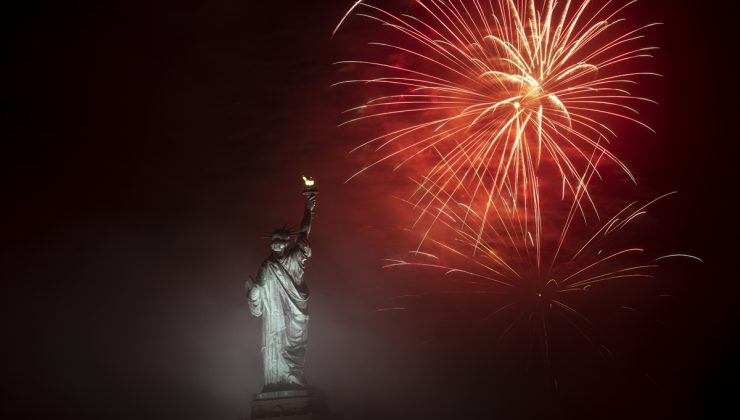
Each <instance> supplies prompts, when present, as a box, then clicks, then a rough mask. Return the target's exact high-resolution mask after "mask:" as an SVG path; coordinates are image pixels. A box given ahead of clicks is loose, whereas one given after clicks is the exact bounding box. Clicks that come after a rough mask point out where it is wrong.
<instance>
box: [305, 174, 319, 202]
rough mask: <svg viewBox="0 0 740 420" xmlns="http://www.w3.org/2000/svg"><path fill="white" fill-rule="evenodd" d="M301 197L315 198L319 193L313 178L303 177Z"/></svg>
mask: <svg viewBox="0 0 740 420" xmlns="http://www.w3.org/2000/svg"><path fill="white" fill-rule="evenodd" d="M303 185H304V186H303V195H305V196H306V197H311V196H315V195H316V194H318V193H319V188H318V187H317V186H316V181H315V180H314V179H313V178H308V177H306V176H305V175H304V176H303Z"/></svg>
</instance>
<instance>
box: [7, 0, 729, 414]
mask: <svg viewBox="0 0 740 420" xmlns="http://www.w3.org/2000/svg"><path fill="white" fill-rule="evenodd" d="M353 2H354V1H353V0H352V1H350V0H342V1H335V0H332V1H304V2H284V1H271V2H270V1H266V2H247V1H238V0H211V1H189V0H185V1H160V2H147V1H137V0H134V1H125V2H124V1H99V2H93V1H77V0H72V1H67V2H32V3H29V2H25V3H22V4H21V2H17V3H18V4H12V3H4V5H3V13H2V16H3V19H4V20H5V23H4V25H3V29H4V30H5V31H6V32H7V33H6V34H5V35H4V36H3V41H4V42H5V43H6V44H7V45H6V46H5V48H4V49H3V51H4V56H5V57H6V60H5V61H6V65H5V70H6V71H5V74H6V87H5V92H6V95H5V98H6V101H5V102H6V103H7V105H8V106H7V107H6V108H8V109H7V110H6V111H5V114H4V116H5V124H4V130H5V134H4V135H3V136H2V139H3V151H2V154H1V156H2V159H3V163H2V166H1V168H2V173H3V176H2V185H3V186H2V202H3V204H2V214H3V216H2V219H0V220H2V223H3V228H2V237H3V240H2V244H3V250H2V253H1V254H0V259H1V260H0V263H1V264H0V266H1V267H2V271H3V275H2V280H3V292H2V293H0V296H2V317H1V318H0V319H1V320H0V322H1V323H2V334H3V341H2V349H3V353H4V356H3V358H2V376H1V377H0V387H1V388H0V395H2V404H0V414H2V417H3V418H8V419H11V418H13V419H25V418H29V419H31V418H34V419H35V418H75V419H119V418H120V419H124V418H125V419H130V418H137V419H155V418H160V419H164V418H166V419H228V420H236V419H242V418H245V417H247V416H248V413H249V405H250V401H251V398H252V395H253V394H254V393H257V392H259V391H260V388H261V385H262V373H261V359H260V354H259V340H260V328H261V322H260V320H258V319H256V318H254V317H252V316H251V315H250V314H249V311H248V308H247V304H246V299H245V296H244V289H243V284H244V280H245V279H246V276H247V275H248V274H254V273H255V272H256V270H257V268H258V267H259V264H260V262H261V261H262V259H264V258H265V257H266V256H267V255H268V254H269V247H268V241H267V240H265V239H262V236H264V235H265V234H266V233H268V232H270V231H271V230H272V229H273V228H275V227H280V226H282V225H283V224H286V223H287V224H288V225H293V226H297V225H298V224H299V222H300V217H301V216H302V206H303V197H302V196H301V194H300V190H301V188H302V187H301V184H300V176H301V175H303V174H306V175H311V176H313V177H315V178H316V179H317V180H318V184H319V188H320V189H321V193H320V195H319V197H318V206H317V210H316V218H315V224H314V227H313V231H312V236H311V241H312V247H313V251H314V256H313V258H312V259H311V260H310V261H309V263H308V269H307V273H306V276H305V278H306V281H307V282H308V284H309V286H310V288H311V290H312V297H311V309H310V310H311V323H310V327H309V331H310V332H309V336H310V341H309V349H308V360H307V377H308V380H309V382H310V383H311V384H313V385H314V386H316V387H318V388H320V389H321V390H322V391H323V392H324V393H325V394H326V397H327V400H328V403H329V406H330V408H331V409H332V411H334V412H335V413H336V414H338V415H340V416H341V417H342V418H344V419H400V418H437V417H444V418H471V419H472V418H495V419H520V418H549V419H558V418H569V419H581V418H584V419H591V418H615V419H616V418H620V419H621V418H634V419H643V418H653V419H654V418H673V419H684V418H685V419H692V418H713V417H714V416H718V413H719V412H720V410H733V411H734V412H735V413H738V408H737V405H736V404H735V399H736V396H737V391H738V386H737V377H738V375H740V369H739V368H738V367H739V366H740V364H739V363H738V361H737V354H738V352H739V351H740V348H738V345H737V344H735V341H736V339H738V338H740V337H738V332H737V323H736V322H735V321H736V319H737V316H736V313H735V307H736V301H737V298H736V296H737V292H738V291H740V290H739V288H738V285H737V280H736V277H737V275H736V274H733V273H734V270H733V271H730V268H731V264H732V268H735V264H734V263H735V262H736V260H737V253H736V248H737V240H736V236H735V234H736V229H735V228H736V224H737V221H736V220H737V216H736V213H737V211H736V207H734V205H733V204H732V202H733V201H735V200H736V197H735V193H736V190H737V187H736V185H737V184H736V182H737V176H736V174H735V170H734V169H735V168H736V164H735V163H734V161H735V160H736V159H737V157H736V155H735V154H734V153H733V151H732V150H733V148H735V144H734V143H735V140H736V139H737V134H736V128H735V127H736V126H737V115H736V114H737V105H736V98H737V95H736V93H735V92H736V86H735V83H734V80H735V76H736V73H737V71H736V66H732V65H729V62H730V60H731V59H733V58H735V57H736V56H737V52H736V46H735V45H734V44H735V42H736V39H737V36H736V35H734V32H733V31H734V30H735V29H736V28H735V27H732V26H731V25H729V23H728V21H729V19H730V15H731V14H732V13H731V12H730V11H729V10H722V9H721V6H716V5H713V4H712V5H711V6H710V3H709V2H695V3H694V4H693V5H691V6H689V5H687V4H685V3H679V2H671V1H668V0H659V1H657V0H649V1H647V0H646V1H644V2H641V3H638V4H637V5H636V6H635V7H633V9H632V12H630V18H634V19H637V20H638V21H639V22H645V23H646V22H651V21H660V22H664V23H665V25H664V26H661V27H659V28H657V29H656V30H653V31H650V32H649V34H650V36H649V40H650V43H651V44H655V45H658V46H660V47H661V50H660V51H659V52H657V54H656V59H655V60H654V61H653V62H652V63H651V64H650V66H652V67H651V70H654V71H657V72H659V73H661V74H663V75H664V77H663V78H661V79H654V80H653V81H651V84H650V85H649V86H646V87H644V89H646V91H647V93H648V94H649V96H650V97H652V98H654V99H656V100H657V101H658V102H660V106H658V107H648V108H646V109H645V112H646V113H645V114H644V115H642V119H643V120H645V121H648V122H650V123H651V124H652V125H653V126H654V127H655V128H656V131H657V134H655V135H653V134H650V133H648V132H647V131H645V130H641V129H639V128H636V127H631V128H630V127H626V128H625V129H624V130H623V131H621V132H620V138H623V139H625V140H624V141H623V142H620V144H619V145H617V146H615V147H616V150H617V152H618V154H619V156H620V157H621V158H622V159H623V160H624V161H625V162H627V163H628V165H629V166H630V168H631V169H632V170H633V172H634V173H636V174H637V177H638V180H639V186H638V187H631V188H632V192H633V193H635V194H638V195H639V194H642V196H655V195H658V194H661V193H663V192H667V191H672V190H677V191H679V194H678V195H677V196H675V197H672V198H670V199H668V200H666V201H664V202H661V203H660V204H659V205H658V206H656V207H655V208H654V211H651V218H650V220H649V222H648V223H646V224H644V225H641V226H642V232H640V233H639V234H638V235H637V236H636V238H637V239H638V240H639V241H640V242H641V243H645V244H646V245H647V246H650V247H651V249H654V250H656V251H657V252H663V253H671V252H688V253H690V254H694V255H698V256H700V257H701V258H702V259H703V260H704V263H703V264H691V263H686V262H681V263H671V264H667V267H666V268H665V269H663V270H662V271H661V272H660V274H661V276H660V278H659V279H658V280H656V282H654V283H650V285H648V286H646V287H645V288H639V290H622V291H621V293H618V294H615V297H614V299H613V300H610V301H608V302H605V304H604V306H603V307H596V308H591V309H592V311H591V315H592V316H593V321H594V323H595V324H596V326H597V330H598V331H601V333H603V339H604V340H605V341H607V342H609V343H610V344H611V345H612V347H613V348H614V349H615V357H614V358H613V359H610V360H604V359H602V358H600V357H599V355H598V354H597V353H596V352H595V351H594V350H593V349H592V348H591V347H590V346H589V344H588V343H587V342H585V341H584V340H583V339H582V338H581V337H579V336H578V335H577V334H574V333H573V332H572V331H568V330H567V329H562V330H561V331H558V330H555V331H554V334H555V337H554V343H555V344H554V345H553V361H552V367H551V368H550V369H549V370H548V369H545V368H544V367H543V366H542V362H541V360H540V359H541V356H540V354H539V353H538V351H537V349H536V348H535V349H534V350H533V349H532V348H531V346H530V342H529V341H528V339H527V338H526V334H525V333H520V334H518V335H517V334H513V335H512V336H510V337H509V338H508V339H507V340H504V341H503V342H501V341H499V340H497V339H496V337H497V334H496V331H497V328H499V327H500V326H496V325H490V324H487V323H482V322H480V317H479V316H478V315H477V314H478V313H479V311H478V309H479V308H480V307H482V306H485V305H487V304H490V303H489V302H485V301H484V300H482V299H480V298H465V297H460V296H457V297H443V295H440V294H434V293H429V294H428V297H425V298H422V299H419V300H418V301H415V302H413V303H410V304H406V305H405V306H407V307H408V309H407V310H404V311H380V312H379V311H377V309H378V308H385V307H392V306H397V302H396V301H394V299H393V297H394V296H398V295H402V294H405V293H419V292H430V291H432V292H433V291H435V290H437V291H438V290H440V288H443V287H444V285H443V283H442V282H443V281H444V280H443V279H441V278H440V277H439V276H434V275H432V274H431V273H430V272H424V271H421V272H420V271H414V270H384V269H382V268H381V263H382V262H381V259H382V258H386V257H390V256H393V255H395V254H397V253H398V252H399V249H404V248H403V246H404V244H405V243H406V241H407V240H408V238H406V237H405V236H404V235H403V233H402V229H403V228H404V227H407V226H408V223H407V221H406V220H407V219H406V218H405V216H403V215H404V210H403V209H402V208H401V206H399V204H398V200H395V199H393V198H392V197H390V195H391V194H389V188H390V187H392V186H393V185H394V183H397V182H398V181H399V178H397V176H396V175H389V174H387V173H385V172H383V171H382V170H378V171H376V172H373V173H370V174H369V175H367V176H363V177H359V178H358V179H355V180H353V181H352V182H350V183H348V184H345V183H344V180H345V179H346V178H347V177H349V176H350V175H352V174H353V173H354V172H355V171H356V170H357V169H358V168H359V167H360V166H361V164H362V160H361V157H360V156H354V155H349V154H348V152H349V150H350V149H351V148H352V147H354V146H356V145H357V144H358V142H359V141H360V140H362V139H363V137H362V133H361V132H359V131H354V130H352V129H347V128H337V127H336V126H337V124H338V123H339V122H340V121H341V115H340V113H341V111H342V110H344V109H346V108H349V107H351V106H355V105H356V104H357V102H358V99H361V98H360V97H359V96H358V95H357V90H353V89H343V88H330V85H331V84H332V83H334V82H336V81H338V80H341V78H342V76H341V75H339V74H338V69H337V67H336V66H332V65H331V63H332V62H335V61H338V60H342V59H350V58H357V54H354V53H355V52H356V49H357V48H359V47H358V46H361V45H362V44H361V43H360V42H359V41H360V38H359V37H357V35H358V31H357V30H353V29H352V28H351V27H350V29H347V30H346V31H343V32H340V33H339V34H338V35H337V37H335V38H334V39H330V34H331V31H332V29H333V28H334V26H335V25H336V23H337V22H338V20H339V19H340V18H341V16H342V15H343V14H344V13H345V12H346V10H347V9H348V8H349V6H350V5H351V4H352V3H353ZM387 3H393V2H387ZM406 3H408V2H403V1H396V2H395V3H394V4H395V5H396V6H395V7H399V8H403V7H405V4H406ZM731 160H732V161H733V162H731ZM399 247H400V248H399ZM659 293H670V294H671V295H672V296H673V297H672V298H671V299H670V300H669V301H668V302H667V303H666V301H665V300H659V299H655V298H654V296H656V295H657V294H659ZM466 299H467V300H466ZM622 302H623V303H622ZM621 304H625V305H626V304H629V306H631V307H632V306H635V307H638V308H639V309H640V312H638V313H637V314H635V313H632V312H631V311H619V310H618V308H619V307H620V305H621ZM612 306H614V307H616V308H617V310H610V309H609V308H610V307H612ZM499 332H500V331H499ZM546 371H547V372H546ZM548 375H551V376H555V377H557V379H558V386H557V387H553V386H552V385H551V383H550V382H548V380H547V379H546V378H547V377H548ZM729 417H731V416H730V415H724V416H722V418H729Z"/></svg>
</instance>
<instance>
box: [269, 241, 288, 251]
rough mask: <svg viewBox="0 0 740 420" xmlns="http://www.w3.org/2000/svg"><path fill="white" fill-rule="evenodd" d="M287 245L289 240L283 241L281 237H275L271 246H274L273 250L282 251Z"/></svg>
mask: <svg viewBox="0 0 740 420" xmlns="http://www.w3.org/2000/svg"><path fill="white" fill-rule="evenodd" d="M287 246H288V241H283V240H280V239H275V240H274V241H272V243H271V244H270V248H272V250H273V251H275V252H281V251H283V250H284V249H285V248H286V247H287Z"/></svg>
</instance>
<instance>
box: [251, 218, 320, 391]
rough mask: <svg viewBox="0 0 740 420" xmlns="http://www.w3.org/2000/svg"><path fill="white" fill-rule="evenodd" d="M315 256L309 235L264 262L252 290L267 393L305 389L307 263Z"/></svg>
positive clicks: (252, 309) (252, 302) (303, 236)
mask: <svg viewBox="0 0 740 420" xmlns="http://www.w3.org/2000/svg"><path fill="white" fill-rule="evenodd" d="M310 256H311V248H310V247H309V244H308V238H307V236H306V234H303V233H302V234H300V235H299V237H298V239H297V240H296V241H295V243H293V244H292V245H291V246H290V247H289V248H287V249H286V250H285V251H284V252H283V254H282V255H276V254H275V253H273V254H272V255H271V256H270V257H268V258H267V259H266V260H265V261H264V262H263V263H262V267H261V268H260V270H259V273H258V275H257V282H256V284H255V285H254V286H253V287H252V288H251V289H250V291H249V309H250V311H251V312H252V315H254V316H261V317H262V323H263V328H262V358H263V361H264V364H263V366H264V373H265V390H270V389H285V388H292V387H296V386H298V387H304V386H306V381H305V378H304V374H303V366H304V361H305V355H306V341H307V338H308V294H309V293H308V287H307V286H306V284H305V283H304V282H303V272H304V264H305V262H306V259H307V258H308V257H310Z"/></svg>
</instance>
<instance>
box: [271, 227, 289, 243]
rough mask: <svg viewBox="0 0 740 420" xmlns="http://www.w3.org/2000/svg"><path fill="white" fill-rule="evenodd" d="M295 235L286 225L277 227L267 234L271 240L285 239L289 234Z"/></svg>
mask: <svg viewBox="0 0 740 420" xmlns="http://www.w3.org/2000/svg"><path fill="white" fill-rule="evenodd" d="M293 235H295V233H294V232H292V231H291V230H290V229H289V228H287V227H282V228H278V229H275V230H273V231H272V233H271V234H270V235H269V236H268V238H270V239H271V240H273V241H275V240H280V241H287V240H289V239H290V237H291V236H293Z"/></svg>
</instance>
